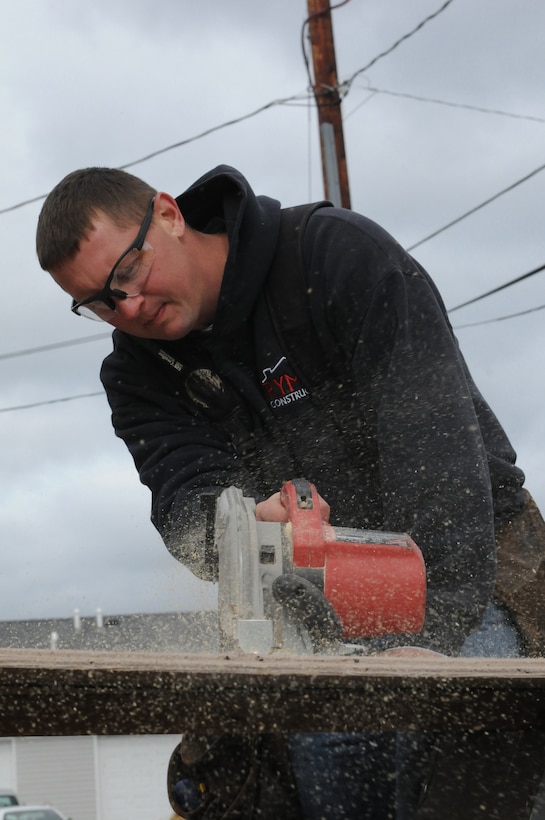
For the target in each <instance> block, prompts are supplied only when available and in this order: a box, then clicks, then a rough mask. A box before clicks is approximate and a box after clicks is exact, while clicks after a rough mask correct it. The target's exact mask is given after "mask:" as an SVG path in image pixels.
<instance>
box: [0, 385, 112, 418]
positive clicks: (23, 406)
mask: <svg viewBox="0 0 545 820" xmlns="http://www.w3.org/2000/svg"><path fill="white" fill-rule="evenodd" d="M104 395H105V393H104V390H98V391H97V392H96V393H80V394H79V395H77V396H64V397H63V398H60V399H46V400H44V401H35V402H32V404H18V405H14V406H13V407H0V413H11V412H12V411H14V410H31V409H32V408H34V407H44V405H46V404H59V403H60V402H66V401H75V400H76V399H90V398H94V397H95V396H104Z"/></svg>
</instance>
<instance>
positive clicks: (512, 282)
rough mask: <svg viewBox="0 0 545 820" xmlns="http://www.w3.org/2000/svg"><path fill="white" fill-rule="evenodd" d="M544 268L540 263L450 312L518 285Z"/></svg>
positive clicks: (450, 311)
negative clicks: (538, 265)
mask: <svg viewBox="0 0 545 820" xmlns="http://www.w3.org/2000/svg"><path fill="white" fill-rule="evenodd" d="M542 270H545V265H540V267H539V268H534V269H533V270H530V271H528V273H523V274H522V275H521V276H517V277H516V278H515V279H510V280H509V282H505V284H503V285H498V287H497V288H492V290H487V291H486V293H481V294H480V296H474V297H473V299H468V300H467V302H462V303H461V304H460V305H456V307H453V308H450V310H449V311H448V312H449V313H454V311H455V310H459V309H460V308H463V307H466V305H472V304H473V303H474V302H479V301H480V300H481V299H484V298H485V297H486V296H491V295H492V294H493V293H498V292H499V291H500V290H505V288H510V287H511V285H516V284H517V282H522V280H523V279H528V278H529V277H530V276H534V274H536V273H539V272H540V271H542Z"/></svg>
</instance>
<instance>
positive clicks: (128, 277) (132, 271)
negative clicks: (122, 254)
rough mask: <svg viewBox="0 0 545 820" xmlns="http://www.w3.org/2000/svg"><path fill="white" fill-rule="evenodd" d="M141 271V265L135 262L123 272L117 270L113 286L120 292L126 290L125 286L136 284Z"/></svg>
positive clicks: (123, 269)
mask: <svg viewBox="0 0 545 820" xmlns="http://www.w3.org/2000/svg"><path fill="white" fill-rule="evenodd" d="M139 269H140V263H139V262H138V261H135V262H133V263H132V264H130V265H127V267H125V268H122V269H121V270H116V272H115V276H114V281H113V282H112V285H113V286H114V287H115V288H117V289H118V290H124V287H123V285H130V284H131V282H134V281H135V279H136V277H137V276H138V271H139Z"/></svg>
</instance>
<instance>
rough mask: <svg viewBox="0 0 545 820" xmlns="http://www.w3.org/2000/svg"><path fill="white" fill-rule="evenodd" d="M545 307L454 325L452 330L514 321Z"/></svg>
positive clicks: (539, 306)
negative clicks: (507, 320) (518, 317)
mask: <svg viewBox="0 0 545 820" xmlns="http://www.w3.org/2000/svg"><path fill="white" fill-rule="evenodd" d="M544 308H545V305H538V307H533V308H528V309H527V310H519V311H518V312H517V313H508V314H507V315H506V316H496V317H495V318H494V319H482V320H481V321H480V322H468V323H467V324H465V325H454V326H453V329H454V330H462V329H463V328H466V327H479V326H480V325H490V324H492V322H504V321H505V320H506V319H515V318H516V317H517V316H526V315H527V314H528V313H535V312H536V311H537V310H543V309H544Z"/></svg>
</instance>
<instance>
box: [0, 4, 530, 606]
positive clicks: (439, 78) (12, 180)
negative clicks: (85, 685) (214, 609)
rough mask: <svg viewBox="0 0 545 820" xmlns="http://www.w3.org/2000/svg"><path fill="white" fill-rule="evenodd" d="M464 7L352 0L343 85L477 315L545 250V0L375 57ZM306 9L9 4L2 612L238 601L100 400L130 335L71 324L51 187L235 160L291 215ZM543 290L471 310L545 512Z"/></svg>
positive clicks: (484, 367) (0, 226)
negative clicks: (153, 499)
mask: <svg viewBox="0 0 545 820" xmlns="http://www.w3.org/2000/svg"><path fill="white" fill-rule="evenodd" d="M443 5H445V4H444V2H442V0H411V2H410V3H408V2H407V0H350V2H348V3H346V4H344V5H342V7H340V8H338V9H337V10H336V11H335V12H334V18H333V20H334V35H335V48H336V55H337V69H338V75H339V80H340V81H341V82H342V81H349V80H351V79H352V78H353V81H352V82H349V83H348V86H347V87H348V93H347V94H346V97H345V98H344V100H343V114H344V134H345V142H346V149H347V157H348V169H349V178H350V189H351V196H352V207H353V208H354V209H355V210H358V211H360V212H363V213H365V214H366V215H368V216H370V217H371V218H373V219H375V220H376V221H378V222H380V223H381V224H383V225H384V226H385V227H386V228H387V229H388V230H389V231H390V232H391V233H393V234H394V235H395V236H396V237H397V238H398V239H399V240H400V241H401V242H402V244H404V245H405V246H406V247H410V248H412V247H413V246H417V247H414V250H413V253H414V255H415V256H417V257H418V259H419V260H420V261H421V262H422V263H423V264H424V265H425V266H426V267H427V269H428V270H429V272H430V273H431V274H432V276H433V277H434V279H435V280H436V282H437V284H438V285H439V287H440V289H441V291H442V293H443V295H444V298H445V301H446V303H447V305H448V306H449V307H454V306H456V305H458V304H459V303H461V302H464V301H466V300H468V299H471V298H472V297H475V296H478V295H479V294H481V293H483V292H485V291H487V290H489V289H491V288H494V287H496V286H498V285H500V284H503V283H505V282H508V281H510V280H511V279H513V278H515V277H517V276H520V275H522V274H524V273H526V272H528V271H531V270H533V269H534V268H537V267H540V266H541V265H542V264H544V263H545V242H544V240H543V222H544V208H543V205H544V199H545V198H544V193H545V171H544V172H541V173H540V172H539V170H538V169H540V168H541V167H542V166H543V164H544V163H545V150H544V149H545V101H544V93H543V91H544V82H545V53H544V51H543V47H542V42H541V39H540V38H539V37H536V36H535V32H536V31H543V30H545V4H544V3H543V0H524V2H520V0H452V2H450V3H449V4H446V8H445V9H444V10H443V11H442V12H441V13H440V14H438V15H437V16H436V17H435V18H434V19H432V20H430V21H429V22H428V23H427V24H426V25H424V26H423V27H421V28H420V29H419V30H418V31H417V32H416V33H415V34H414V35H412V36H410V37H408V38H406V39H403V41H402V42H401V44H400V45H399V46H398V47H397V48H395V49H394V50H393V51H391V52H390V53H389V54H387V55H386V56H384V57H381V58H380V59H378V60H375V58H376V57H378V56H379V55H381V54H383V53H384V52H387V51H389V50H390V49H391V47H392V46H393V45H394V44H395V43H396V42H398V41H399V40H401V38H404V37H405V35H407V34H409V33H410V32H412V31H413V30H414V29H416V28H417V26H418V25H419V24H420V23H421V22H422V21H423V20H425V19H426V18H427V17H429V16H430V15H432V14H433V13H434V12H436V11H438V10H439V9H440V8H441V7H442V6H443ZM306 12H307V4H306V2H305V0H275V2H274V3H271V2H265V1H264V0H231V2H229V3H225V2H221V0H199V2H196V1H195V0H153V1H152V0H93V2H92V3H89V2H82V0H70V2H69V0H21V2H17V3H14V2H8V0H0V66H1V68H0V71H1V74H2V80H1V83H0V100H1V107H2V127H1V130H0V141H1V152H0V179H1V187H0V236H1V243H2V253H1V255H0V265H1V269H2V270H1V281H2V299H1V303H2V305H3V311H2V313H3V317H2V336H1V346H0V354H1V358H0V374H1V375H0V384H1V396H0V411H1V412H0V423H1V428H0V429H1V433H0V435H1V442H2V461H1V468H0V482H1V489H0V493H1V494H0V510H1V513H0V539H1V546H2V550H1V562H2V564H1V566H0V618H3V619H12V618H28V617H50V616H66V617H68V616H70V615H71V613H72V610H73V609H75V608H78V609H80V611H81V613H82V614H83V615H90V614H93V613H94V611H95V610H96V609H97V608H101V609H102V610H103V612H104V613H106V614H114V613H116V614H120V613H129V612H145V611H165V610H178V609H190V608H198V607H201V606H202V607H203V608H206V607H210V606H213V605H214V601H215V589H214V587H213V586H212V585H208V584H205V583H202V582H199V581H197V580H195V579H194V578H193V576H191V574H190V573H189V572H187V571H186V570H185V569H184V568H183V567H181V566H180V565H178V564H177V563H176V562H175V561H174V559H173V558H171V557H170V555H169V554H168V553H167V551H166V549H165V548H164V547H163V546H162V543H161V541H160V539H159V536H158V535H157V534H156V532H155V530H154V529H153V527H152V525H151V524H150V523H149V494H148V491H147V489H146V488H144V487H142V486H141V485H140V484H139V481H138V478H137V475H136V472H135V470H134V467H133V465H132V462H131V460H130V457H129V456H128V454H127V453H126V451H125V449H124V445H123V444H122V443H121V442H120V441H118V440H117V439H115V437H114V435H113V433H112V430H111V427H110V420H109V411H108V406H107V403H106V400H105V398H104V395H93V394H96V393H100V390H101V387H100V383H99V380H98V369H99V366H100V362H101V361H102V358H103V357H104V356H105V355H106V354H107V353H108V352H109V349H110V340H109V338H108V337H107V334H106V337H105V331H107V327H106V326H101V325H98V324H95V323H91V322H88V321H86V320H85V319H82V318H77V317H74V316H73V315H71V313H70V310H69V299H68V298H67V297H66V295H65V294H63V293H62V292H61V291H60V290H58V289H57V288H56V286H54V284H53V283H52V281H51V280H50V279H49V277H48V275H47V274H45V273H43V272H42V271H41V270H40V268H39V266H38V264H37V262H36V258H35V253H34V234H35V225H36V220H37V217H38V213H39V210H40V206H41V200H40V199H39V198H40V197H41V196H42V195H45V194H46V193H47V192H48V191H49V190H50V189H51V188H52V187H53V185H55V184H56V183H57V182H58V181H59V180H60V179H61V178H62V177H63V176H64V175H65V174H66V173H68V172H70V171H72V170H74V169H75V168H79V167H83V166H89V165H108V166H115V167H117V166H126V165H128V164H130V163H135V164H134V165H131V170H132V171H133V173H136V174H138V175H140V176H142V177H143V178H144V179H146V180H147V181H148V182H149V183H150V184H151V185H153V186H154V187H156V188H158V189H160V190H165V191H168V192H169V193H171V194H173V195H177V194H178V193H180V192H181V191H182V190H184V189H185V188H186V187H187V186H188V185H190V184H191V183H192V182H193V181H194V180H195V179H196V178H197V177H198V176H200V175H201V174H202V173H204V172H205V171H207V170H208V169H210V168H212V167H214V166H215V165H217V164H219V163H227V164H230V165H233V166H235V167H238V168H239V169H240V170H241V171H242V172H243V173H244V174H245V175H246V176H247V177H248V179H249V180H250V182H251V184H252V185H253V187H254V189H255V190H256V191H257V192H258V193H266V194H269V195H271V196H274V197H276V198H278V199H280V200H281V201H282V202H283V204H285V205H294V204H297V203H299V202H303V201H307V200H311V199H319V198H321V197H322V196H323V189H322V180H321V168H320V160H319V145H318V128H317V121H316V113H315V110H314V108H313V107H312V105H310V106H309V104H308V102H309V100H308V78H307V74H306V69H305V63H304V60H303V55H302V39H301V30H302V25H303V23H304V20H305V17H306ZM370 63H372V65H371V67H370V68H369V69H367V70H365V71H363V72H361V69H364V68H365V67H366V66H368V65H369V64H370ZM286 99H289V100H290V102H288V103H284V104H277V105H272V106H270V107H269V108H267V110H265V111H263V112H262V113H260V114H256V115H255V116H252V117H249V118H246V117H247V115H249V114H251V113H252V112H255V111H257V110H258V109H261V108H262V107H264V106H266V105H267V104H268V103H272V102H274V101H281V100H286ZM241 118H244V119H241ZM238 119H241V121H240V122H238V123H237V124H231V125H228V126H226V127H223V128H222V127H220V126H223V125H224V124H226V123H230V122H231V121H233V120H238ZM209 130H212V133H210V134H208V135H206V136H200V135H202V134H204V133H205V132H207V131H209ZM185 141H189V142H187V144H182V145H178V144H179V143H184V142H185ZM175 145H178V147H175V148H172V149H170V150H163V149H168V148H169V147H170V146H175ZM157 152H160V153H157ZM150 154H156V156H154V157H153V158H151V159H146V160H144V159H143V158H145V157H148V156H149V155H150ZM140 160H141V161H140ZM526 177H528V179H527V180H526V181H525V182H522V183H521V184H517V185H515V183H518V182H519V181H520V180H523V179H524V178H526ZM510 186H514V187H513V188H512V190H511V191H510V192H508V193H505V194H503V195H502V196H499V197H496V195H497V194H499V193H500V192H501V191H503V190H504V189H506V188H509V187H510ZM34 199H36V200H37V201H34V202H30V203H29V204H22V203H28V201H29V200H34ZM489 199H493V201H492V202H491V203H490V204H489V205H487V206H486V207H482V208H478V210H477V211H476V212H475V213H473V214H472V215H470V216H468V217H467V218H464V219H462V220H460V221H457V222H456V224H454V225H453V226H452V227H450V228H449V229H448V230H443V231H441V232H440V233H439V234H437V236H435V237H434V238H433V239H429V240H428V241H425V242H422V240H423V239H425V238H426V237H428V236H429V235H430V234H432V233H434V232H436V231H438V230H440V229H441V228H443V227H444V226H446V225H448V224H449V223H451V222H453V221H455V220H458V218H459V217H461V216H463V215H464V214H466V213H467V212H468V211H471V210H472V209H474V208H477V207H478V206H480V205H481V204H482V203H484V202H486V201H487V200H489ZM16 206H20V207H16ZM542 304H545V272H544V273H541V274H537V275H535V276H532V277H530V278H528V279H527V280H525V281H524V282H522V283H520V284H518V285H516V286H513V287H510V288H507V289H506V290H504V291H502V292H501V293H499V294H497V295H495V296H491V297H489V298H487V299H484V300H482V301H479V302H477V303H476V304H474V305H472V306H470V307H467V308H464V309H462V310H458V311H456V312H455V313H453V314H452V320H453V322H454V324H455V326H457V327H458V330H457V333H458V336H459V339H460V342H461V345H462V348H463V350H464V352H465V355H466V357H467V359H468V362H469V364H470V367H471V369H472V372H473V374H474V376H475V379H476V381H477V383H478V384H479V386H480V387H481V390H482V392H483V393H484V395H485V396H486V398H487V399H488V400H489V401H490V403H491V404H492V406H493V407H494V409H495V411H496V413H497V415H498V416H499V418H500V420H501V422H502V423H503V425H504V427H505V428H506V430H507V432H508V434H509V436H510V438H511V440H512V442H513V444H514V445H515V448H516V449H517V452H518V454H519V463H520V464H521V466H522V467H523V468H524V469H525V471H526V474H527V485H528V486H529V488H530V489H531V491H532V492H533V494H534V495H535V497H536V499H537V501H538V503H539V504H540V505H541V506H542V508H545V470H544V469H543V463H544V461H545V413H544V411H543V405H544V399H545V368H544V366H543V357H544V352H543V350H544V342H545V330H544V319H545V311H539V310H534V309H535V308H538V307H540V306H541V305H542ZM524 311H530V312H526V313H523V312H524ZM513 313H523V315H520V316H518V317H514V318H509V319H502V320H501V321H490V320H495V319H498V318H499V317H504V316H508V315H510V314H513ZM464 325H471V326H469V327H467V326H465V327H464ZM89 337H94V338H93V339H92V341H89ZM66 343H68V344H66ZM59 345H60V346H59ZM29 351H34V352H29ZM61 400H62V401H61Z"/></svg>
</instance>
